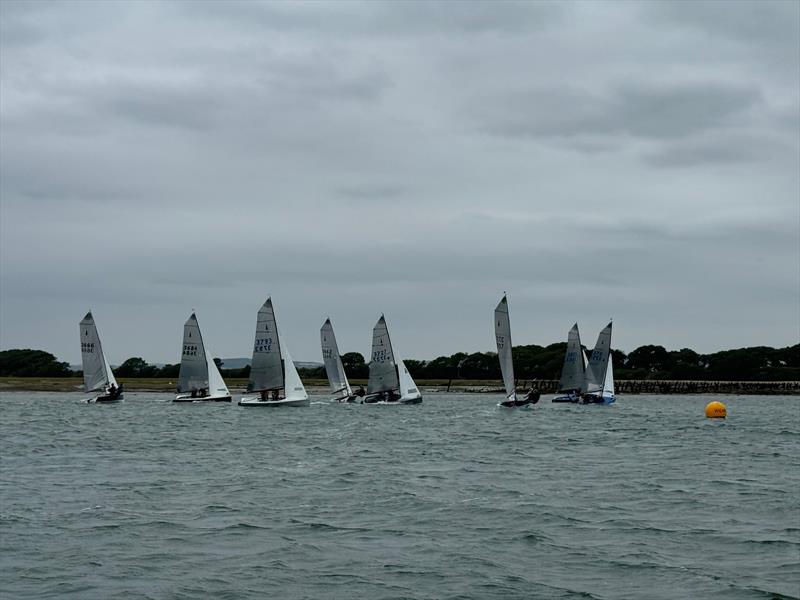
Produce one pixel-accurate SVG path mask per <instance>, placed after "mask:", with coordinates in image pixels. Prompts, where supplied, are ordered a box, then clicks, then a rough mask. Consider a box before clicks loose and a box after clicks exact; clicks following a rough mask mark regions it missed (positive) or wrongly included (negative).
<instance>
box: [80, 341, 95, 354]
mask: <svg viewBox="0 0 800 600" xmlns="http://www.w3.org/2000/svg"><path fill="white" fill-rule="evenodd" d="M81 352H86V353H88V354H91V353H92V352H94V342H81Z"/></svg>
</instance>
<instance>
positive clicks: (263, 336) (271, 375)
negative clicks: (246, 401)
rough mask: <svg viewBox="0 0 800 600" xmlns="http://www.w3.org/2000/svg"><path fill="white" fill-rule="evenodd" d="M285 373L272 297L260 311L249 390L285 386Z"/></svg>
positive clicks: (273, 388)
mask: <svg viewBox="0 0 800 600" xmlns="http://www.w3.org/2000/svg"><path fill="white" fill-rule="evenodd" d="M283 386H284V373H283V362H282V360H281V344H280V340H279V338H278V325H277V323H276V322H275V311H274V309H273V308H272V298H267V301H266V302H264V304H263V306H262V307H261V308H260V309H259V311H258V318H257V319H256V337H255V342H254V343H253V361H252V363H251V364H250V381H249V382H248V384H247V391H248V392H253V391H261V390H275V389H280V388H283Z"/></svg>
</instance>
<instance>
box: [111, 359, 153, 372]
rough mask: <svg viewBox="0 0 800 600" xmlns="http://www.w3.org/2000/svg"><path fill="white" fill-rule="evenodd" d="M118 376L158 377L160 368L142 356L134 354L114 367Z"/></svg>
mask: <svg viewBox="0 0 800 600" xmlns="http://www.w3.org/2000/svg"><path fill="white" fill-rule="evenodd" d="M114 373H115V374H116V375H117V376H118V377H156V376H157V375H158V374H159V369H158V368H157V367H154V366H152V365H148V364H147V362H146V361H145V360H144V359H143V358H142V357H140V356H133V357H131V358H129V359H128V360H126V361H125V362H124V363H122V364H121V365H120V366H118V367H117V368H116V369H114Z"/></svg>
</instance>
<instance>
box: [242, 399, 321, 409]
mask: <svg viewBox="0 0 800 600" xmlns="http://www.w3.org/2000/svg"><path fill="white" fill-rule="evenodd" d="M310 404H311V403H310V401H309V399H308V398H307V397H306V398H296V399H290V398H281V399H280V400H262V399H261V398H242V399H241V400H239V406H265V407H272V408H276V407H278V406H309V405H310Z"/></svg>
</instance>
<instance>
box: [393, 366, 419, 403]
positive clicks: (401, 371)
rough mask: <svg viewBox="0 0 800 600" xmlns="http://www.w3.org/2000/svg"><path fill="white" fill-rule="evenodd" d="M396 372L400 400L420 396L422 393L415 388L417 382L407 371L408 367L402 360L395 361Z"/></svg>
mask: <svg viewBox="0 0 800 600" xmlns="http://www.w3.org/2000/svg"><path fill="white" fill-rule="evenodd" d="M397 373H398V379H399V381H400V400H413V399H415V398H421V397H422V394H421V393H420V392H419V389H417V384H416V383H414V380H413V379H412V377H411V373H409V372H408V368H407V367H406V365H405V363H403V361H402V360H398V361H397Z"/></svg>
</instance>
